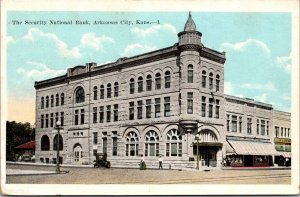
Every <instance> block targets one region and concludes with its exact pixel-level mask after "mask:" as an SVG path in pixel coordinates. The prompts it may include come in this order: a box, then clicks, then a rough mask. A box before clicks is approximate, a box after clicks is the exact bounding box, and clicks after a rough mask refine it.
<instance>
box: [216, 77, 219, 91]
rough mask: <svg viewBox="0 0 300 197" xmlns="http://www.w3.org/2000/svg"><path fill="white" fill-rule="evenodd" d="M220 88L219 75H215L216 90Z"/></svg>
mask: <svg viewBox="0 0 300 197" xmlns="http://www.w3.org/2000/svg"><path fill="white" fill-rule="evenodd" d="M219 90H220V75H216V91H217V92H218V91H219Z"/></svg>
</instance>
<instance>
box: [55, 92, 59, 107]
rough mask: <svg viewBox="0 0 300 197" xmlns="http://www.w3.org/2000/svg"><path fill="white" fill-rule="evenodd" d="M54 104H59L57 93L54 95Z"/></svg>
mask: <svg viewBox="0 0 300 197" xmlns="http://www.w3.org/2000/svg"><path fill="white" fill-rule="evenodd" d="M55 106H59V95H58V94H56V95H55Z"/></svg>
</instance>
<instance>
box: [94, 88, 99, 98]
mask: <svg viewBox="0 0 300 197" xmlns="http://www.w3.org/2000/svg"><path fill="white" fill-rule="evenodd" d="M93 91H94V100H97V99H98V98H97V97H98V88H97V86H94V90H93Z"/></svg>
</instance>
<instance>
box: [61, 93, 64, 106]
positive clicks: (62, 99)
mask: <svg viewBox="0 0 300 197" xmlns="http://www.w3.org/2000/svg"><path fill="white" fill-rule="evenodd" d="M64 104H65V94H64V93H61V94H60V105H64Z"/></svg>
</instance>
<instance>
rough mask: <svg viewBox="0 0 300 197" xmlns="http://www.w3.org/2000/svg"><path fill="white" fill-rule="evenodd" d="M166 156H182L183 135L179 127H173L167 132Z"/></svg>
mask: <svg viewBox="0 0 300 197" xmlns="http://www.w3.org/2000/svg"><path fill="white" fill-rule="evenodd" d="M166 156H167V157H170V156H173V157H181V156H182V135H181V134H180V132H179V131H178V130H177V129H171V130H170V131H168V133H167V143H166Z"/></svg>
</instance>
